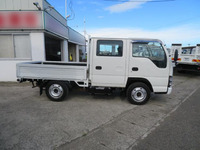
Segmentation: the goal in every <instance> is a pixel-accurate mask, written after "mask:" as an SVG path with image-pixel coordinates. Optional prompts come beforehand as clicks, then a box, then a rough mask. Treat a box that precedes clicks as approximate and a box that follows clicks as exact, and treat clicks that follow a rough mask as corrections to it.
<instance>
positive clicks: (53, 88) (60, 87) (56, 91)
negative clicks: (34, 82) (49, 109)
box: [45, 81, 69, 102]
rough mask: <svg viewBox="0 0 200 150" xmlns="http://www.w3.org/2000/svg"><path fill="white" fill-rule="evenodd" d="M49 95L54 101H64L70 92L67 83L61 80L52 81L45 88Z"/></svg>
mask: <svg viewBox="0 0 200 150" xmlns="http://www.w3.org/2000/svg"><path fill="white" fill-rule="evenodd" d="M45 92H46V95H47V97H48V98H49V99H50V100H52V101H57V102H59V101H62V100H64V98H65V97H66V96H67V95H68V93H69V88H68V86H67V84H66V83H64V82H60V81H50V82H48V83H47V86H46V89H45Z"/></svg>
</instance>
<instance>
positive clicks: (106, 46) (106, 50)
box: [97, 40, 123, 57]
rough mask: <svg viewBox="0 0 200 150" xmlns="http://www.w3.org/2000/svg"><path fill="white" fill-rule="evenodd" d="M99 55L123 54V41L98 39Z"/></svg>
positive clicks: (117, 55) (120, 55)
mask: <svg viewBox="0 0 200 150" xmlns="http://www.w3.org/2000/svg"><path fill="white" fill-rule="evenodd" d="M97 56H116V57H122V56H123V42H122V41H116V40H108V41H107V40H98V41H97Z"/></svg>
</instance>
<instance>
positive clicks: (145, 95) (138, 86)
mask: <svg viewBox="0 0 200 150" xmlns="http://www.w3.org/2000/svg"><path fill="white" fill-rule="evenodd" d="M150 94H151V91H150V89H149V87H148V86H147V85H146V84H144V83H142V82H135V83H133V84H131V85H130V86H129V87H128V89H127V97H128V101H129V102H130V103H131V104H135V105H143V104H145V103H147V102H148V100H149V98H150Z"/></svg>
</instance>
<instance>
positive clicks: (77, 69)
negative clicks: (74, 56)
mask: <svg viewBox="0 0 200 150" xmlns="http://www.w3.org/2000/svg"><path fill="white" fill-rule="evenodd" d="M16 67H17V78H18V79H20V80H22V79H33V80H34V79H41V80H63V81H65V80H66V81H85V80H87V64H86V63H66V62H48V61H44V62H42V61H41V62H26V63H18V64H17V66H16Z"/></svg>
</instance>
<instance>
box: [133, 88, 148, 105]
mask: <svg viewBox="0 0 200 150" xmlns="http://www.w3.org/2000/svg"><path fill="white" fill-rule="evenodd" d="M131 97H132V99H134V100H135V101H136V102H143V101H144V100H145V99H146V97H147V91H146V90H145V89H144V88H142V87H136V88H134V89H133V90H132V92H131Z"/></svg>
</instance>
